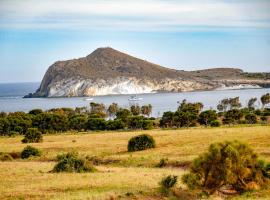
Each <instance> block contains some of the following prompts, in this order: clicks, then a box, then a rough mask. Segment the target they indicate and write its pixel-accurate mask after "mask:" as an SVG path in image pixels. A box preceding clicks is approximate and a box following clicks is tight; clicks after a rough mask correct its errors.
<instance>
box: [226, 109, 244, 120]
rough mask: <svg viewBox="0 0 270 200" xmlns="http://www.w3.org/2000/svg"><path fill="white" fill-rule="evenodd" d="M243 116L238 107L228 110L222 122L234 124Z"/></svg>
mask: <svg viewBox="0 0 270 200" xmlns="http://www.w3.org/2000/svg"><path fill="white" fill-rule="evenodd" d="M242 117H243V113H242V112H241V111H240V110H238V109H233V110H229V111H227V112H226V113H225V115H224V119H223V123H224V124H236V123H238V121H239V120H240V119H241V118H242Z"/></svg>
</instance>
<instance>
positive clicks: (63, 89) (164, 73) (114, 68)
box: [26, 47, 269, 97]
mask: <svg viewBox="0 0 270 200" xmlns="http://www.w3.org/2000/svg"><path fill="white" fill-rule="evenodd" d="M228 79H230V80H231V81H228ZM239 81H240V82H239ZM268 81H269V79H268ZM243 83H244V84H262V83H264V82H261V81H260V80H257V79H256V81H255V82H254V81H250V80H249V79H248V78H247V76H246V74H245V73H244V72H243V71H242V70H240V69H236V68H214V69H207V70H199V71H183V70H175V69H170V68H166V67H162V66H160V65H157V64H153V63H150V62H148V61H146V60H142V59H139V58H135V57H133V56H130V55H128V54H125V53H122V52H120V51H117V50H115V49H113V48H110V47H106V48H98V49H96V50H95V51H94V52H92V53H91V54H90V55H88V56H86V57H82V58H78V59H72V60H67V61H57V62H55V63H54V64H53V65H51V66H50V67H49V68H48V70H47V72H46V74H45V76H44V77H43V80H42V82H41V85H40V87H39V88H38V90H37V91H36V93H34V94H29V95H27V96H26V97H63V96H93V95H107V94H134V93H150V92H157V91H159V92H161V91H172V92H181V91H193V90H211V89H215V88H218V87H221V86H223V85H224V84H225V85H226V84H227V85H231V84H243Z"/></svg>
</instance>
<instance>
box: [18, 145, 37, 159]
mask: <svg viewBox="0 0 270 200" xmlns="http://www.w3.org/2000/svg"><path fill="white" fill-rule="evenodd" d="M30 156H41V151H40V150H39V149H37V148H35V147H32V146H29V145H28V146H26V147H25V148H24V149H23V151H22V152H21V158H22V159H27V158H29V157H30Z"/></svg>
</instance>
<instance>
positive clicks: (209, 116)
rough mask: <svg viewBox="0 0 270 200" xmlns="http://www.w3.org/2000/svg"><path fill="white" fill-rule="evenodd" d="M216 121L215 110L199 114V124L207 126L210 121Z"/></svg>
mask: <svg viewBox="0 0 270 200" xmlns="http://www.w3.org/2000/svg"><path fill="white" fill-rule="evenodd" d="M216 119H217V113H216V111H215V110H206V111H203V112H201V113H200V115H199V119H198V121H199V123H200V124H202V125H206V126H208V125H209V124H210V123H211V122H212V121H214V120H216Z"/></svg>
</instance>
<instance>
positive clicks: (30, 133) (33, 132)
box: [22, 128, 43, 143]
mask: <svg viewBox="0 0 270 200" xmlns="http://www.w3.org/2000/svg"><path fill="white" fill-rule="evenodd" d="M42 140H43V138H42V133H41V132H40V131H39V130H38V129H37V128H29V129H28V130H27V132H26V134H25V136H24V138H23V139H22V143H38V142H42Z"/></svg>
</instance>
